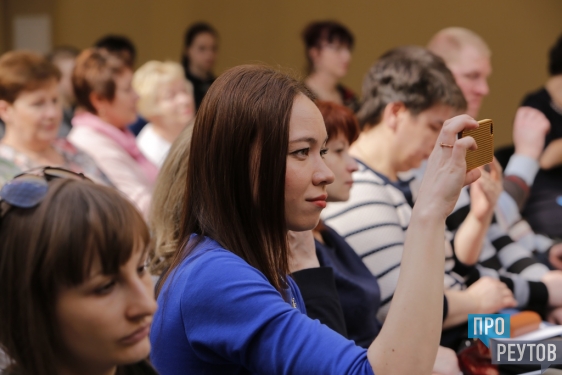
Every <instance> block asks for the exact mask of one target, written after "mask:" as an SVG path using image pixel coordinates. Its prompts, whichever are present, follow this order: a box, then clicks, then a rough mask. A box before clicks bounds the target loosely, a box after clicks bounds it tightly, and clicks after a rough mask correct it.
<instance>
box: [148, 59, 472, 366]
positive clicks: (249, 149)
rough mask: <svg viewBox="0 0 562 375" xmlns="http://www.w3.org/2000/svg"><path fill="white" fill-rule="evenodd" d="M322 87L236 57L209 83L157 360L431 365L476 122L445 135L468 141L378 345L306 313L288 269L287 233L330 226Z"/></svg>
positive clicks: (430, 202)
mask: <svg viewBox="0 0 562 375" xmlns="http://www.w3.org/2000/svg"><path fill="white" fill-rule="evenodd" d="M310 97H311V94H310V93H309V92H308V90H306V88H304V87H303V86H302V85H301V84H299V83H298V82H297V81H295V80H294V79H292V78H289V77H287V76H285V75H283V74H281V73H278V72H276V71H274V70H272V69H269V68H266V67H256V66H239V67H235V68H232V69H230V70H229V71H227V72H226V73H224V74H223V75H222V76H220V77H219V78H218V79H217V81H216V82H215V83H214V84H213V86H212V87H211V88H210V90H209V92H208V94H207V97H206V99H205V105H204V106H203V107H202V109H201V111H202V112H200V113H199V114H198V116H197V118H196V120H195V125H194V129H193V139H192V144H191V151H190V157H189V161H188V169H187V178H186V181H187V186H186V190H185V193H184V199H185V201H186V205H185V206H184V210H183V215H182V223H183V225H182V228H181V231H180V233H181V236H182V242H183V243H184V244H186V247H185V248H180V249H178V252H176V254H175V255H174V258H173V261H172V264H171V266H170V268H169V269H168V271H167V272H166V273H165V274H164V276H163V279H162V280H163V281H162V283H161V287H160V288H159V290H157V292H158V300H159V306H160V307H161V308H160V309H159V310H158V311H157V313H156V315H155V320H154V324H153V325H152V331H151V341H152V343H153V351H152V354H151V359H152V363H153V364H154V365H155V367H156V368H157V370H159V371H160V373H161V374H163V375H166V374H175V373H178V372H180V371H181V372H186V371H187V372H196V373H199V372H206V373H209V374H211V373H216V374H218V373H225V372H252V373H267V374H281V373H289V372H290V373H293V374H309V373H323V374H342V373H348V374H358V373H361V374H372V373H373V372H374V373H376V374H377V375H384V374H412V373H430V372H431V368H432V366H433V363H434V361H435V357H436V353H437V348H438V345H437V342H438V337H439V334H440V333H439V331H440V327H441V320H442V316H441V314H442V309H443V279H442V276H441V273H442V271H443V268H444V257H443V252H444V246H443V245H444V241H443V240H442V238H443V237H444V235H445V233H444V227H445V223H444V220H445V217H446V216H447V214H448V213H449V211H450V210H452V208H453V206H454V203H455V202H456V201H457V198H458V193H459V192H460V189H461V187H462V185H463V184H466V183H470V182H472V181H474V180H475V179H476V178H477V177H478V171H471V172H468V174H467V172H466V164H465V162H464V155H465V152H466V150H467V149H468V148H474V147H475V144H474V142H473V140H471V139H469V138H467V139H461V140H456V139H455V136H454V134H456V133H457V132H459V131H460V130H461V129H463V128H474V127H475V126H476V123H475V122H474V121H471V120H470V119H468V118H467V117H458V118H455V119H452V120H451V121H449V122H447V124H446V125H445V126H444V130H443V132H442V133H441V134H440V136H439V141H440V142H445V143H449V144H454V150H455V151H454V152H451V151H449V150H444V151H447V152H441V153H439V154H438V153H435V154H434V156H433V157H432V159H431V160H430V162H429V168H428V172H427V175H428V178H427V179H426V180H425V181H424V186H423V187H422V193H421V194H420V197H419V198H418V201H417V204H416V208H415V209H414V212H413V214H412V220H411V225H410V230H409V232H408V239H407V241H406V245H405V251H404V258H403V264H404V266H403V269H402V273H401V276H400V281H399V283H400V285H401V287H399V288H398V290H397V292H396V294H395V296H394V303H393V305H392V308H391V311H390V312H389V318H388V319H387V321H386V324H385V325H384V326H383V328H382V329H381V331H380V333H379V335H378V337H377V339H376V340H375V341H374V343H373V344H371V345H370V346H369V349H368V350H365V349H363V348H360V347H356V346H355V345H354V344H353V342H352V341H349V340H347V339H345V338H344V337H342V336H340V335H339V334H337V333H336V332H334V331H332V330H331V329H329V328H328V327H326V326H324V325H321V324H320V323H319V322H317V321H313V320H311V319H309V318H308V317H306V316H305V314H304V312H305V310H304V303H303V301H302V298H301V294H300V292H299V289H298V287H297V286H296V285H295V284H294V281H293V280H292V279H291V278H290V277H288V276H287V273H288V268H289V266H288V264H289V256H288V248H287V247H288V245H287V231H288V230H293V231H306V230H311V229H313V228H314V227H315V226H316V225H317V223H318V219H319V214H320V211H321V209H322V207H324V205H325V200H326V185H327V184H329V183H330V182H332V180H333V174H332V173H331V171H330V170H329V169H328V168H327V167H326V165H325V164H324V161H323V160H322V155H323V154H324V153H325V141H326V138H327V133H326V129H325V126H324V122H323V120H322V116H321V114H320V113H319V111H318V109H317V107H316V106H315V105H314V103H313V102H312V101H311V100H310ZM279 171H286V172H285V173H284V174H282V175H280V174H279ZM445 171H447V173H445ZM202 186H204V187H205V188H204V189H202ZM312 251H313V252H314V249H312ZM406 285H408V287H406ZM264 306H267V309H264V308H263V307H264ZM409 321H411V322H412V324H408V323H406V322H409ZM217 322H220V323H217ZM414 322H415V324H414ZM271 353H274V355H271Z"/></svg>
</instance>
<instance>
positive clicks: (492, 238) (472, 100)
mask: <svg viewBox="0 0 562 375" xmlns="http://www.w3.org/2000/svg"><path fill="white" fill-rule="evenodd" d="M428 49H429V50H430V51H432V52H433V53H435V54H436V55H438V56H440V57H441V58H443V60H444V61H445V64H446V65H447V67H448V68H449V69H450V70H451V72H452V73H453V75H454V77H455V81H456V83H457V84H458V86H459V87H460V88H461V90H462V92H463V94H464V96H465V99H466V100H467V102H468V110H467V113H468V114H469V115H470V116H472V117H474V118H477V116H478V113H479V111H480V107H481V105H482V100H483V99H484V97H485V96H486V95H488V93H489V91H490V89H489V87H488V77H489V76H490V74H491V73H492V66H491V61H490V58H491V51H490V48H489V47H488V45H487V44H486V42H484V40H483V39H482V38H481V37H480V36H478V35H477V34H476V33H474V32H473V31H470V30H468V29H464V28H460V27H450V28H446V29H443V30H441V31H439V32H438V33H437V34H435V36H434V37H433V38H432V39H431V40H430V42H429V43H428ZM549 129H550V122H549V121H548V119H547V118H546V117H545V116H544V115H543V114H542V113H541V112H540V111H538V110H536V109H533V108H530V107H521V108H519V110H518V111H517V114H516V117H515V122H514V132H513V137H514V143H515V154H514V155H513V156H512V157H511V159H510V162H509V164H508V166H507V168H506V178H505V180H504V187H505V188H506V190H511V191H510V192H509V194H505V193H503V194H502V197H500V202H498V210H497V211H496V213H497V214H498V215H499V216H500V217H501V220H500V221H503V222H504V225H501V226H500V225H499V224H498V223H497V222H494V223H492V225H491V228H490V231H489V232H488V240H489V241H488V242H491V243H492V245H493V247H495V254H494V251H493V250H491V246H488V248H489V253H490V254H494V255H496V256H497V255H502V253H506V250H508V248H509V252H510V255H513V254H514V253H515V252H514V251H513V249H519V251H518V252H519V253H520V255H521V259H515V258H514V259H512V260H510V261H509V264H504V267H505V268H507V269H508V271H510V272H513V273H521V274H523V275H524V276H525V277H531V278H532V279H534V280H539V279H543V281H544V282H545V284H546V285H547V289H549V291H550V292H551V293H550V297H554V295H555V294H558V295H560V292H559V291H558V288H559V284H558V283H559V282H560V275H559V274H556V275H553V273H551V272H547V269H545V268H541V267H540V265H538V264H536V263H534V262H535V260H534V259H533V257H532V255H531V253H530V252H531V251H532V250H539V251H545V252H546V251H548V250H549V249H550V248H551V247H552V245H553V242H552V241H550V240H549V239H546V238H544V239H542V238H541V239H537V236H536V235H535V233H534V232H533V231H532V230H531V228H530V227H528V224H527V223H526V222H525V221H524V220H521V217H520V216H519V212H518V211H519V210H520V209H521V208H522V207H523V205H524V203H525V200H526V198H527V197H528V192H529V187H530V186H531V185H532V183H533V180H534V178H535V175H536V173H537V171H538V169H539V166H538V159H539V157H540V155H541V153H542V150H543V147H544V139H545V135H546V133H547V132H548V130H549ZM457 206H459V205H457ZM461 206H462V205H461ZM457 211H463V210H462V208H461V209H459V207H455V213H456V212H457ZM455 213H453V215H455ZM453 215H451V216H453ZM457 219H459V220H458V221H459V222H460V221H462V218H461V217H459V215H457ZM525 225H526V226H525ZM521 226H525V227H524V229H521ZM501 227H503V229H502V228H501ZM450 229H451V228H450ZM504 230H505V231H509V234H511V235H512V236H513V237H512V238H509V237H508V236H506V235H507V233H506V232H504ZM518 231H519V235H518V236H515V235H513V233H514V232H518ZM498 235H499V236H501V238H502V239H503V241H504V242H505V243H504V244H503V245H501V246H500V245H498V243H499V242H501V241H496V240H497V239H498V238H497V237H498ZM513 239H515V240H516V242H512V241H513ZM539 242H540V243H541V244H540V246H538V245H539V244H538V243H539ZM489 245H490V244H489ZM523 249H525V250H526V252H525V251H523ZM525 253H527V254H528V256H524V254H525ZM504 255H505V254H504ZM500 258H501V257H500ZM523 263H528V264H526V265H525V266H524V267H519V266H521V265H522V264H523ZM514 264H515V265H517V267H515V268H517V269H515V268H513V267H514ZM533 272H536V274H534V275H532V276H531V275H530V274H531V273H533ZM551 276H555V277H556V278H557V280H556V281H555V282H552V280H549V278H550V277H551ZM554 290H557V292H556V293H554ZM561 302H562V301H560V300H559V301H557V302H556V303H553V301H549V303H550V304H551V305H554V306H557V307H558V308H557V309H555V311H556V312H557V313H558V315H560V318H557V319H556V320H557V321H561V319H562V309H561V308H560V307H559V306H561V304H560V303H561Z"/></svg>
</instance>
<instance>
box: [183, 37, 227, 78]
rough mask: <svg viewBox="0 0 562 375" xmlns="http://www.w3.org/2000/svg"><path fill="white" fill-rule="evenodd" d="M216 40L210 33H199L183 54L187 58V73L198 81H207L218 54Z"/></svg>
mask: <svg viewBox="0 0 562 375" xmlns="http://www.w3.org/2000/svg"><path fill="white" fill-rule="evenodd" d="M218 48H219V47H218V41H217V38H216V37H215V36H214V35H213V34H211V33H207V32H204V33H199V34H197V36H196V37H195V38H193V41H192V43H191V45H190V46H189V47H187V48H186V50H185V53H186V54H187V56H188V58H189V71H190V72H191V74H193V75H194V76H196V77H198V78H200V79H209V78H210V77H211V76H212V73H213V67H214V66H215V62H216V60H217V54H218Z"/></svg>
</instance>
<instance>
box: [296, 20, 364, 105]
mask: <svg viewBox="0 0 562 375" xmlns="http://www.w3.org/2000/svg"><path fill="white" fill-rule="evenodd" d="M302 39H303V42H304V46H305V51H306V59H307V62H308V77H306V79H305V83H306V85H307V86H308V88H309V89H310V90H312V92H314V93H315V94H316V96H317V97H318V98H319V99H321V100H326V101H331V102H334V103H338V104H343V105H345V106H347V107H349V108H351V109H352V110H353V111H356V110H357V109H359V102H358V100H357V97H356V96H355V94H354V93H353V92H352V91H351V90H350V89H348V88H347V87H345V86H343V85H342V84H341V83H340V80H341V79H342V78H344V77H345V76H346V75H347V71H348V70H349V64H350V62H351V50H352V49H353V43H354V38H353V34H351V32H350V31H349V30H348V29H347V27H345V26H344V25H342V24H340V23H338V22H334V21H319V22H313V23H311V24H309V25H308V26H307V27H306V28H305V29H304V31H303V33H302Z"/></svg>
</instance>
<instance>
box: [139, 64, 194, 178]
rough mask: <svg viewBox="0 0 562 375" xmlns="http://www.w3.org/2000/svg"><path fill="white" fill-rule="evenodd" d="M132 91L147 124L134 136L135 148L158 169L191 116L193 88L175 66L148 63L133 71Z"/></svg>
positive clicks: (178, 66) (180, 68)
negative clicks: (133, 90) (136, 96)
mask: <svg viewBox="0 0 562 375" xmlns="http://www.w3.org/2000/svg"><path fill="white" fill-rule="evenodd" d="M133 88H134V89H135V91H136V92H137V94H138V95H139V102H138V105H137V106H138V111H139V113H140V114H141V116H143V117H144V118H145V119H147V120H148V121H150V123H149V124H147V125H146V126H145V127H144V128H143V129H142V131H141V132H140V133H139V135H138V136H137V145H138V147H139V149H140V150H141V152H142V153H143V154H144V155H145V156H146V157H147V158H148V160H150V161H151V162H152V163H153V164H155V165H157V166H159V167H160V166H161V165H162V163H163V162H164V159H165V158H166V155H167V154H168V151H169V150H170V146H171V145H172V143H173V142H174V141H175V139H176V138H177V137H178V135H179V134H180V133H181V131H182V130H183V129H184V128H185V127H186V126H187V125H188V124H189V123H190V122H191V120H192V119H193V116H194V115H195V104H194V101H193V85H192V84H191V82H189V81H187V80H186V79H185V77H184V73H183V69H182V67H181V65H179V64H178V63H174V62H160V61H149V62H147V63H146V64H144V65H143V66H141V67H140V68H139V69H138V70H137V71H136V72H135V74H134V76H133Z"/></svg>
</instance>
